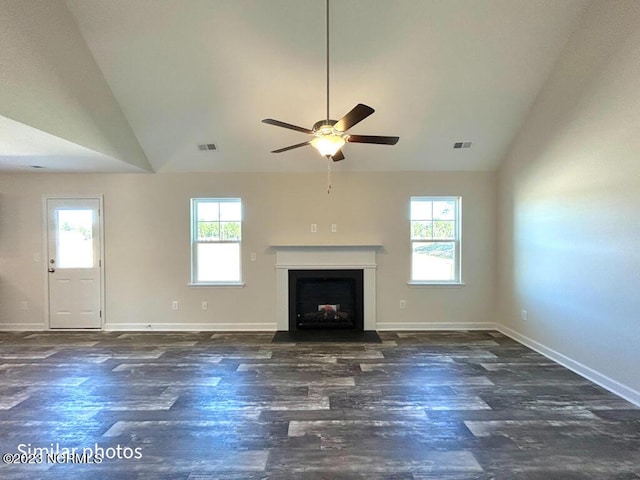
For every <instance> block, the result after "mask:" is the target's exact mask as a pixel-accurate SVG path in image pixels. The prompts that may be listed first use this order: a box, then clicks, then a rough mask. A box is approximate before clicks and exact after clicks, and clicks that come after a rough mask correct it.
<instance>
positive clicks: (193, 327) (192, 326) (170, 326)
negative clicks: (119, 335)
mask: <svg viewBox="0 0 640 480" xmlns="http://www.w3.org/2000/svg"><path fill="white" fill-rule="evenodd" d="M103 330H104V331H106V332H275V331H276V324H275V322H273V323H106V324H105V325H104V327H103Z"/></svg>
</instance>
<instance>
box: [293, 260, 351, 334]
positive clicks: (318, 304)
mask: <svg viewBox="0 0 640 480" xmlns="http://www.w3.org/2000/svg"><path fill="white" fill-rule="evenodd" d="M363 279H364V275H363V270H362V269H357V270H346V269H343V270H289V331H294V330H326V329H344V330H355V331H362V330H364V319H363V310H364V292H363Z"/></svg>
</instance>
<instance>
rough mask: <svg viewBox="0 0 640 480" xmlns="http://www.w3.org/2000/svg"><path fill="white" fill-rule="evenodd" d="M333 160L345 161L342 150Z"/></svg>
mask: <svg viewBox="0 0 640 480" xmlns="http://www.w3.org/2000/svg"><path fill="white" fill-rule="evenodd" d="M331 158H332V160H333V161H334V162H339V161H340V160H344V153H342V150H338V151H337V152H336V154H335V155H334V156H333V157H331Z"/></svg>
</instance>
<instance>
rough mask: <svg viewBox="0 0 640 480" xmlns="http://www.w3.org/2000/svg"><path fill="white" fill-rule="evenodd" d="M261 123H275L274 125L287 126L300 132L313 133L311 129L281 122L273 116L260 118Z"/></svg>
mask: <svg viewBox="0 0 640 480" xmlns="http://www.w3.org/2000/svg"><path fill="white" fill-rule="evenodd" d="M262 123H267V124H269V125H275V126H276V127H283V128H288V129H290V130H296V131H298V132H302V133H308V134H309V135H313V131H311V130H309V129H308V128H304V127H298V126H297V125H291V124H290V123H285V122H281V121H280V120H274V119H273V118H265V119H264V120H262Z"/></svg>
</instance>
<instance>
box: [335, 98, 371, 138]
mask: <svg viewBox="0 0 640 480" xmlns="http://www.w3.org/2000/svg"><path fill="white" fill-rule="evenodd" d="M373 112H375V110H374V109H373V108H371V107H369V106H368V105H364V104H362V103H359V104H358V105H356V106H355V107H353V108H352V109H351V111H350V112H349V113H347V114H346V115H345V116H344V117H342V118H341V119H340V120H338V122H337V123H336V124H335V125H334V126H333V128H335V129H336V130H340V131H341V132H346V131H347V130H349V129H350V128H351V127H353V126H354V125H355V124H356V123H359V122H361V121H362V120H364V119H365V118H367V117H368V116H369V115H371V114H372V113H373Z"/></svg>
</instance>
